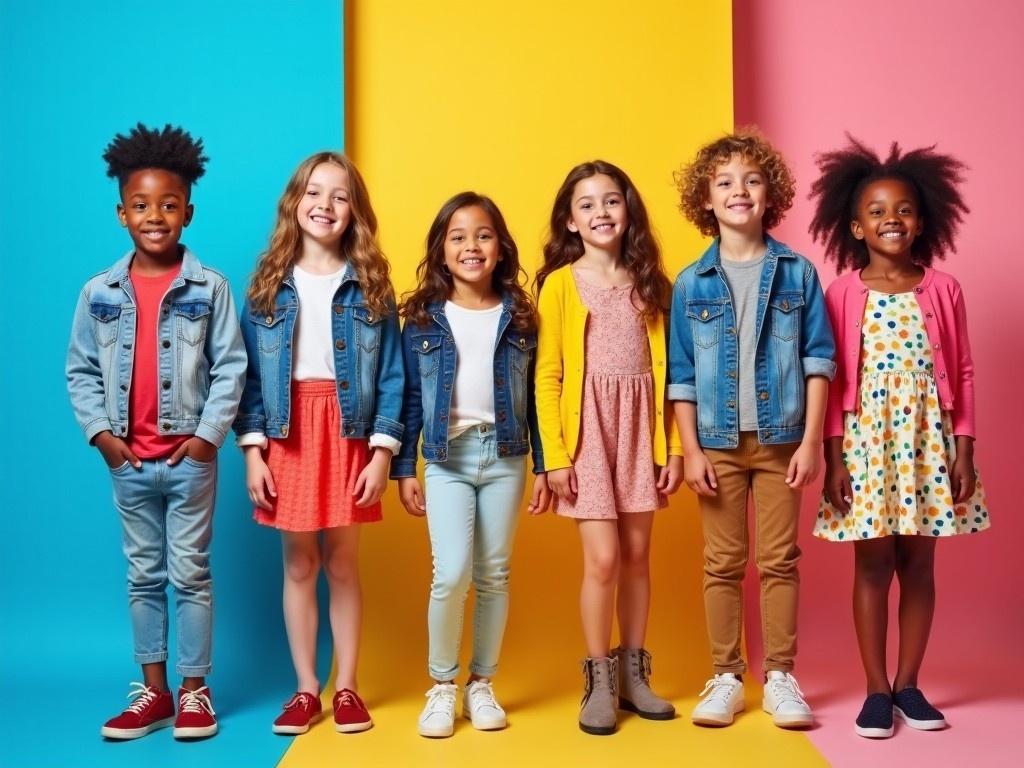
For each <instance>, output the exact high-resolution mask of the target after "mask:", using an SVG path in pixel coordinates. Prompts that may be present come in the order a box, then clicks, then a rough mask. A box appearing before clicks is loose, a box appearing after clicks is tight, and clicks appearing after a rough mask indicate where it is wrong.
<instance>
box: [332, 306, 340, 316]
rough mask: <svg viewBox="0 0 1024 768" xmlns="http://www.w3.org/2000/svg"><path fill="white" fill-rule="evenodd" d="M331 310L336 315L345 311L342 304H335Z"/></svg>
mask: <svg viewBox="0 0 1024 768" xmlns="http://www.w3.org/2000/svg"><path fill="white" fill-rule="evenodd" d="M331 310H332V311H333V312H334V314H336V315H340V314H341V313H342V311H343V310H342V307H341V304H335V305H334V306H333V307H331Z"/></svg>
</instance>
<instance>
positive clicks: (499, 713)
mask: <svg viewBox="0 0 1024 768" xmlns="http://www.w3.org/2000/svg"><path fill="white" fill-rule="evenodd" d="M462 716H463V717H468V718H469V719H470V720H472V721H473V727H474V728H476V729H477V730H478V731H497V730H500V729H502V728H504V727H505V725H506V723H507V721H506V719H505V710H504V709H502V708H501V705H500V704H498V702H496V701H495V700H494V688H492V687H491V684H490V682H488V681H487V680H474V681H473V682H472V683H470V684H469V685H467V686H466V692H465V693H464V694H463V695H462Z"/></svg>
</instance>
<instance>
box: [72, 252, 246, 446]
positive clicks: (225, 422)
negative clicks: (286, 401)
mask: <svg viewBox="0 0 1024 768" xmlns="http://www.w3.org/2000/svg"><path fill="white" fill-rule="evenodd" d="M134 255H135V251H134V250H132V251H130V252H129V253H127V254H126V255H125V256H124V257H123V258H121V259H120V260H119V261H118V262H117V263H116V264H114V266H113V267H111V268H110V269H108V270H107V271H106V272H101V273H99V274H98V275H95V276H94V277H93V278H92V279H90V280H89V282H88V283H86V285H85V288H83V289H82V293H81V295H80V296H79V299H78V306H77V307H76V308H75V317H74V321H73V323H72V327H71V343H70V345H69V346H68V359H67V379H68V393H69V394H70V396H71V405H72V407H73V408H74V410H75V416H76V418H77V419H78V423H79V424H80V425H81V427H82V429H83V430H84V432H85V436H86V438H87V439H88V440H89V441H90V442H91V441H92V439H93V438H94V437H95V436H96V435H98V434H99V433H100V432H104V431H107V430H109V431H110V432H112V433H113V434H114V435H116V436H117V437H121V438H124V437H126V436H127V435H128V426H129V414H128V402H129V393H130V391H131V386H132V369H133V366H134V364H135V339H136V322H137V319H138V313H137V310H136V299H135V290H134V288H133V287H132V282H131V278H130V273H129V268H130V266H131V262H132V258H133V257H134ZM157 339H158V346H157V377H158V378H157V380H158V382H159V385H158V386H159V388H160V389H159V412H158V420H157V428H158V429H159V430H160V434H162V435H195V436H196V437H201V438H203V439H204V440H207V441H209V442H211V443H213V444H214V445H216V446H220V445H221V444H222V443H223V442H224V438H225V437H226V436H227V433H228V430H229V429H230V428H231V423H232V421H233V420H234V418H235V411H236V410H237V408H238V398H239V396H240V395H241V393H242V384H243V382H244V380H245V347H244V346H243V344H242V337H241V335H240V333H239V329H238V316H237V315H236V314H235V304H234V301H233V300H232V298H231V289H230V287H229V286H228V281H227V279H226V278H225V277H224V275H222V274H221V273H220V272H218V271H216V270H214V269H210V268H209V267H204V266H202V265H201V264H200V263H199V260H198V259H196V257H195V256H194V255H193V254H192V252H191V251H189V250H188V249H187V248H184V253H183V257H182V262H181V272H180V273H179V275H178V276H177V277H176V278H175V279H174V280H173V282H172V283H171V285H170V287H169V288H168V289H167V293H166V294H164V297H163V299H162V300H161V302H160V316H159V320H158V325H157Z"/></svg>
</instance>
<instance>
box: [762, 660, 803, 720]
mask: <svg viewBox="0 0 1024 768" xmlns="http://www.w3.org/2000/svg"><path fill="white" fill-rule="evenodd" d="M761 707H762V708H763V709H764V711H765V712H767V713H768V714H769V715H771V716H772V722H773V723H775V724H776V725H777V726H779V728H810V727H811V726H812V725H814V715H812V714H811V708H810V707H809V706H807V702H806V701H804V692H803V691H801V690H800V686H799V685H797V684H796V678H795V677H793V676H792V675H791V674H789V672H778V671H773V672H769V673H768V682H766V683H765V684H764V699H763V700H762V701H761Z"/></svg>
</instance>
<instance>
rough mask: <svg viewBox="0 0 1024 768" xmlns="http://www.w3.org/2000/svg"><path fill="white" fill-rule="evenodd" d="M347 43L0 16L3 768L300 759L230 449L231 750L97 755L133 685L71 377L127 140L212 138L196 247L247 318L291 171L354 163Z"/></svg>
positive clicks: (243, 12)
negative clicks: (68, 361) (117, 152)
mask: <svg viewBox="0 0 1024 768" xmlns="http://www.w3.org/2000/svg"><path fill="white" fill-rule="evenodd" d="M342 40H343V35H342V3H341V2H338V0H303V1H302V2H289V3H285V2H278V1H276V0H244V1H243V0H219V1H217V2H209V1H207V2H204V1H203V0H176V1H175V2H174V3H170V4H164V5H152V4H149V5H147V4H143V5H137V4H128V3H122V2H115V1H114V0H90V1H89V2H79V1H78V0H52V1H51V2H48V3H46V4H41V3H37V2H34V0H0V115H2V117H0V180H2V183H0V269H2V278H0V279H2V283H3V286H4V289H5V293H6V302H5V306H4V310H5V315H4V320H3V322H2V324H0V344H2V347H0V365H2V369H0V371H2V372H0V404H2V405H0V408H2V409H3V413H4V416H5V419H4V433H5V439H4V440H3V441H2V442H0V473H2V488H3V494H4V497H5V499H4V504H3V510H2V511H0V691H3V695H4V699H5V702H6V703H5V704H4V705H3V707H2V716H0V765H3V766H5V768H9V767H10V766H22V765H24V766H44V765H75V766H91V765H103V766H117V765H122V764H123V765H129V764H132V765H135V764H149V765H166V764H171V763H180V762H181V761H183V760H185V759H188V760H189V761H190V762H193V763H194V764H196V763H197V764H200V765H203V764H206V765H218V764H219V765H252V766H260V765H273V764H274V763H276V761H277V759H278V758H279V757H280V755H281V754H282V753H283V752H284V750H285V749H286V748H287V746H288V744H289V743H290V740H289V739H281V738H279V737H274V736H272V734H271V733H270V728H269V723H270V720H271V719H272V717H273V716H274V714H275V713H276V711H277V710H278V708H279V706H280V704H281V702H282V701H283V700H284V699H285V698H287V697H288V696H289V695H290V693H291V691H292V689H293V687H294V679H293V673H292V671H291V664H290V661H289V656H288V652H287V646H286V641H285V635H284V629H283V624H282V619H281V612H280V582H281V576H280V570H281V558H280V551H279V549H280V545H279V538H278V536H277V534H276V533H274V532H272V531H268V530H264V529H260V528H259V527H258V526H256V525H254V524H253V523H252V522H251V519H250V510H249V508H248V505H247V501H246V498H245V493H244V483H243V477H242V475H243V473H242V464H241V459H240V456H239V454H238V452H237V451H236V450H235V449H234V448H233V447H232V446H231V445H228V446H226V447H225V449H224V450H223V451H222V453H221V475H220V494H219V499H218V508H217V513H216V523H215V535H214V560H213V567H214V581H215V601H216V618H215V622H216V629H215V638H214V674H213V675H212V676H211V678H210V685H211V689H212V691H213V694H214V703H215V706H216V707H217V708H218V709H220V710H221V711H222V718H221V734H220V735H219V736H218V737H217V738H216V739H212V740H209V741H207V742H203V743H200V744H177V743H175V742H174V741H173V739H172V738H171V734H170V732H169V731H163V732H161V733H159V734H156V735H154V736H151V737H149V738H147V739H142V740H139V741H136V742H131V743H125V744H105V743H103V742H102V741H101V739H100V738H99V733H98V729H99V727H100V725H101V724H102V722H103V720H104V719H106V718H107V717H110V716H112V715H114V714H115V713H116V712H117V711H119V710H120V708H121V707H122V706H123V705H124V704H125V703H126V700H125V699H124V698H122V697H123V696H124V695H125V694H126V693H127V691H128V682H129V681H131V680H136V679H139V678H140V673H139V670H138V667H137V666H136V665H135V664H134V663H133V661H132V646H131V631H130V627H129V623H128V615H127V601H126V596H125V594H126V588H125V564H124V560H123V557H122V555H121V551H120V547H121V534H120V526H119V523H118V519H117V516H116V512H115V511H114V509H113V506H112V504H111V501H110V496H111V492H110V482H109V478H108V476H107V472H106V469H105V467H104V465H103V462H102V461H101V459H100V457H99V456H98V455H97V454H96V452H95V450H94V449H92V448H90V447H89V446H87V445H86V443H85V440H84V439H83V437H82V434H81V432H80V431H79V429H78V427H77V424H76V423H75V421H74V418H73V415H72V412H71V408H70V406H69V404H68V398H67V393H66V389H65V379H64V370H63V369H64V357H65V352H66V347H67V339H68V331H69V328H70V323H71V315H72V312H73V309H74V306H75V301H76V299H77V295H78V292H79V291H80V290H81V287H82V285H83V284H84V282H85V281H86V280H87V279H88V278H89V277H90V276H91V275H93V274H94V273H96V272H98V271H100V270H102V269H105V268H106V267H108V266H109V265H110V264H112V263H113V262H114V261H115V260H116V259H117V258H119V257H120V256H121V255H122V254H123V253H125V252H126V251H127V250H128V249H129V248H130V247H131V242H130V241H129V240H128V238H127V237H126V236H125V234H124V231H123V230H122V229H121V227H120V226H119V225H118V223H117V220H116V218H115V215H114V206H115V204H116V203H117V201H118V191H117V186H116V183H115V182H114V181H112V180H109V179H107V178H106V176H105V167H104V164H103V161H102V159H101V154H102V152H103V150H104V148H105V146H106V145H107V143H108V142H109V141H110V139H111V138H112V137H113V136H114V134H115V133H118V132H126V131H127V130H128V129H130V128H131V127H132V126H133V125H135V123H136V122H138V121H142V122H144V123H146V124H147V125H157V126H162V125H163V124H164V123H167V122H170V123H173V124H176V125H182V126H184V127H185V128H186V129H187V130H189V131H190V132H191V133H192V134H193V136H199V137H202V138H203V140H204V142H205V145H206V151H207V154H208V155H209V156H210V158H211V160H210V163H209V165H208V166H207V172H206V176H205V177H204V178H203V179H201V180H200V182H199V183H198V185H197V186H196V187H195V188H194V190H193V195H192V201H193V203H194V204H195V211H196V213H195V218H194V220H193V223H192V225H191V226H190V227H189V228H188V229H187V230H185V234H184V238H183V241H184V242H186V243H187V244H188V245H189V247H190V248H192V249H193V250H194V251H195V252H196V254H197V255H198V256H199V258H200V260H202V261H206V262H209V263H210V264H212V265H214V266H217V267H218V268H220V269H222V270H224V271H226V272H227V274H228V276H229V278H230V280H231V284H232V288H233V289H234V294H235V299H236V301H239V300H240V299H241V296H242V292H243V291H244V286H245V282H246V279H247V276H248V275H249V273H250V272H251V270H252V268H253V264H254V262H255V258H256V256H257V254H258V253H259V252H260V251H261V250H262V249H263V248H264V247H265V244H266V238H267V235H268V234H269V230H270V228H271V226H272V224H273V217H274V208H275V205H276V201H277V198H278V196H279V195H280V192H281V190H282V189H283V187H284V184H285V181H286V180H287V178H288V176H289V175H290V173H291V172H292V170H293V169H294V167H295V166H296V165H297V164H298V163H299V162H300V161H301V160H302V159H303V158H304V157H305V156H306V155H308V154H310V153H311V152H314V151H317V150H320V149H325V148H335V149H336V148H340V147H342V146H343V124H344V123H343V104H344V100H343V71H342V68H343V56H342ZM172 611H173V603H172ZM172 615H173V613H172ZM321 637H322V638H325V637H326V633H323V632H322V633H321ZM171 642H172V644H171V654H172V658H171V662H170V668H171V671H172V672H173V663H174V658H173V655H174V645H173V637H172V641H171ZM321 645H322V648H323V649H324V651H323V653H322V654H321V656H322V666H323V673H322V674H323V675H324V676H325V675H326V672H327V667H328V666H329V664H330V656H329V652H328V651H327V646H326V644H324V643H322V644H321ZM15 702H17V703H15ZM15 712H25V713H31V715H30V716H28V717H26V716H18V717H13V716H12V715H13V713H15Z"/></svg>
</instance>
